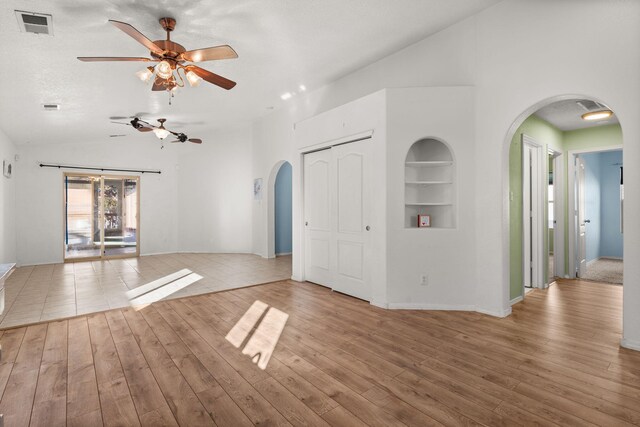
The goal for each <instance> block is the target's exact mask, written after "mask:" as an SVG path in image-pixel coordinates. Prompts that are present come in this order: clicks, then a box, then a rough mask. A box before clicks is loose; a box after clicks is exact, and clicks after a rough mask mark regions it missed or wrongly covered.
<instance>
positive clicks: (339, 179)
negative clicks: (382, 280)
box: [331, 141, 371, 300]
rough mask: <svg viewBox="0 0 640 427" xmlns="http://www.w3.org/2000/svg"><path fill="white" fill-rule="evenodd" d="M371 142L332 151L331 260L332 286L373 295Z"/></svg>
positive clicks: (337, 147) (366, 296)
mask: <svg viewBox="0 0 640 427" xmlns="http://www.w3.org/2000/svg"><path fill="white" fill-rule="evenodd" d="M370 150H371V142H369V141H360V142H352V143H349V144H343V145H339V146H335V147H333V148H332V149H331V154H332V163H331V165H332V179H333V188H335V192H334V195H335V200H334V203H332V206H333V210H332V214H333V215H332V218H333V230H334V232H333V233H332V242H331V243H332V247H331V249H332V250H331V264H332V270H333V271H334V272H335V275H334V283H333V289H334V290H336V291H339V292H342V293H345V294H348V295H353V296H355V297H358V298H362V299H365V300H370V299H371V287H370V283H371V281H370V280H369V277H368V276H369V271H370V268H369V259H370V254H369V252H370V250H369V240H370V239H369V236H370V233H371V227H370V225H369V223H368V221H369V209H368V206H370V198H371V194H370V183H371V161H370V153H371V151H370Z"/></svg>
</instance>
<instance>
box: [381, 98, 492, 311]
mask: <svg viewBox="0 0 640 427" xmlns="http://www.w3.org/2000/svg"><path fill="white" fill-rule="evenodd" d="M387 92H388V100H387V119H388V121H387V185H386V189H387V200H388V204H387V212H388V213H387V215H388V221H387V242H388V247H387V264H388V266H387V269H388V274H387V289H388V291H387V292H388V305H389V306H390V307H392V308H393V307H397V308H431V309H450V310H473V309H474V308H475V298H474V292H475V251H474V247H475V234H474V227H473V221H474V218H475V198H474V191H473V183H474V179H475V173H474V171H475V165H474V157H475V156H474V138H473V132H474V126H473V117H474V115H473V108H474V105H473V104H474V103H473V88H471V87H453V88H452V87H440V88H425V89H416V88H409V89H396V90H389V91H387ZM423 138H437V139H439V140H441V141H443V142H444V143H445V144H447V146H448V147H449V148H450V150H451V151H452V155H453V159H454V182H455V189H456V190H455V193H454V197H453V202H454V207H453V209H454V212H455V216H456V219H455V223H456V226H455V227H454V228H429V229H425V228H422V229H420V228H405V211H404V203H405V191H406V190H405V161H406V157H407V153H408V152H409V149H410V147H411V146H412V145H413V143H415V142H416V141H419V140H420V139H423ZM427 209H429V208H427ZM432 215H433V214H432ZM432 218H433V217H432ZM422 275H426V276H427V277H428V285H427V286H423V285H421V280H422V279H421V277H422ZM494 314H495V313H494Z"/></svg>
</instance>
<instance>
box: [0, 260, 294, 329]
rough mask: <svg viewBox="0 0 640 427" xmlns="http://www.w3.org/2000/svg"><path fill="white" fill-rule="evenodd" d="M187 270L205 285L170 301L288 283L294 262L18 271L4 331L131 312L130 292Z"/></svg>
mask: <svg viewBox="0 0 640 427" xmlns="http://www.w3.org/2000/svg"><path fill="white" fill-rule="evenodd" d="M185 269H186V270H188V271H192V272H193V273H195V274H197V275H199V276H200V277H201V279H199V280H197V281H196V282H194V283H192V284H190V285H189V286H186V287H185V288H184V289H181V290H179V291H177V292H175V293H174V294H172V295H171V296H170V297H171V298H175V297H183V296H189V295H197V294H202V293H207V292H212V291H220V290H224V289H232V288H239V287H242V286H248V285H255V284H258V283H266V282H273V281H276V280H283V279H289V278H291V256H283V257H277V258H274V259H264V258H261V257H259V256H257V255H251V254H189V253H184V254H166V255H151V256H144V257H139V258H127V259H114V260H108V261H85V262H75V263H67V264H47V265H38V266H29V267H20V268H18V269H17V271H16V272H14V273H13V274H12V275H11V276H10V277H9V279H8V280H7V282H6V284H5V310H4V312H3V313H0V328H7V327H12V326H18V325H26V324H29V323H35V322H40V321H45V320H54V319H61V318H65V317H70V316H75V315H77V314H88V313H95V312H98V311H104V310H108V309H110V308H121V307H127V306H129V305H130V297H129V296H127V293H128V292H129V291H131V290H133V289H136V288H138V287H139V286H142V285H144V284H147V283H149V282H153V281H156V280H159V279H161V278H163V277H170V276H169V275H172V274H175V273H176V272H179V271H183V270H185Z"/></svg>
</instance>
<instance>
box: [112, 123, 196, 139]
mask: <svg viewBox="0 0 640 427" xmlns="http://www.w3.org/2000/svg"><path fill="white" fill-rule="evenodd" d="M166 121H167V119H158V123H160V125H159V126H156V125H152V124H151V123H149V122H147V121H145V120H142V119H141V118H139V117H134V118H133V119H132V120H131V121H130V122H128V123H125V122H111V123H117V124H121V125H127V126H132V127H133V128H134V129H137V130H138V131H139V132H153V133H154V134H155V135H156V136H157V137H158V138H159V139H160V140H164V139H165V138H166V137H167V136H169V135H173V136H175V137H176V138H177V139H176V140H175V141H171V142H187V141H189V142H193V143H194V144H202V140H201V139H200V138H189V137H188V136H187V135H185V134H184V133H182V132H174V131H172V130H169V129H166V128H165V127H164V122H166Z"/></svg>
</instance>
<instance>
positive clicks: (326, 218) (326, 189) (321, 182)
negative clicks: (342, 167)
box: [304, 149, 333, 286]
mask: <svg viewBox="0 0 640 427" xmlns="http://www.w3.org/2000/svg"><path fill="white" fill-rule="evenodd" d="M331 184H332V179H331V150H330V149H326V150H322V151H316V152H315V153H309V154H305V156H304V220H305V223H304V224H305V228H304V230H305V279H306V280H308V281H310V282H314V283H319V284H323V285H326V286H332V285H333V280H332V274H331V266H330V258H331V257H330V254H331V250H330V247H331V237H332V236H331V233H332V231H331V229H332V215H331V211H332V198H333V194H332V193H333V191H332V188H331Z"/></svg>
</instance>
